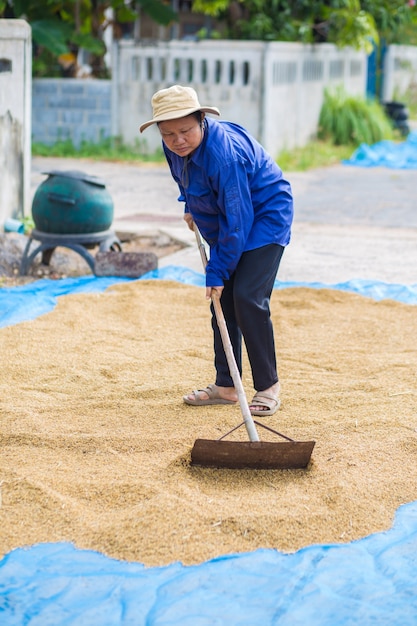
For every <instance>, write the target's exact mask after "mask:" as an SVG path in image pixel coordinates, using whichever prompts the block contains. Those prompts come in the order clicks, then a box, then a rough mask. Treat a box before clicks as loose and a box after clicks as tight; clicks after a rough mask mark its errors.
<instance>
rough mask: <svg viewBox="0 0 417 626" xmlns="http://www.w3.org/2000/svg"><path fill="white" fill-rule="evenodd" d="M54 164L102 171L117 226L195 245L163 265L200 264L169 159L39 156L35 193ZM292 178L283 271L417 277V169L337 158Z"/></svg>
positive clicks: (326, 279) (323, 277) (293, 275)
mask: <svg viewBox="0 0 417 626" xmlns="http://www.w3.org/2000/svg"><path fill="white" fill-rule="evenodd" d="M51 170H61V171H62V170H79V171H82V172H86V173H88V174H90V175H94V176H98V177H100V178H102V179H103V180H104V181H105V183H106V186H107V189H108V191H109V193H110V194H111V196H112V198H113V201H114V206H115V219H114V227H115V228H116V229H117V230H128V231H133V232H138V233H145V232H150V231H153V232H154V231H162V232H166V233H168V234H169V235H170V236H171V237H175V238H177V239H180V240H181V241H184V242H185V243H187V244H189V246H188V247H187V248H186V249H185V250H183V251H181V252H179V253H176V255H173V256H171V257H165V258H163V259H161V261H160V266H161V267H162V266H164V265H168V264H169V265H181V266H186V267H189V268H191V269H194V270H195V271H198V272H201V260H200V256H199V254H198V252H197V250H196V246H195V240H194V235H193V233H192V232H191V231H189V230H188V229H187V228H186V226H185V224H184V223H183V220H182V205H181V204H180V203H178V201H177V197H178V190H177V187H176V185H175V183H174V182H173V180H172V179H171V176H170V174H169V171H168V168H167V166H165V165H159V166H154V165H136V164H123V163H108V162H94V161H88V160H82V159H56V158H45V157H35V158H34V159H33V161H32V194H33V193H34V192H35V190H36V188H37V187H38V185H39V184H40V183H41V182H42V181H43V180H45V178H46V176H45V175H44V174H42V172H49V171H51ZM287 178H288V179H289V180H290V182H291V184H292V188H293V193H294V202H295V221H294V228H293V237H292V242H291V244H290V246H288V248H287V250H286V252H285V254H284V257H283V261H282V264H281V268H280V272H279V278H280V279H281V280H282V281H297V282H304V281H307V282H311V281H318V282H323V283H328V284H333V283H337V282H344V281H346V280H350V279H357V278H362V279H369V280H382V281H385V282H390V283H401V284H417V170H391V169H386V168H359V167H353V166H347V165H337V166H333V167H330V168H322V169H316V170H311V171H309V172H293V173H287Z"/></svg>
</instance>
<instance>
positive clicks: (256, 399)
mask: <svg viewBox="0 0 417 626" xmlns="http://www.w3.org/2000/svg"><path fill="white" fill-rule="evenodd" d="M280 405H281V400H280V399H279V398H278V397H276V396H273V395H272V394H271V393H265V392H263V391H260V392H259V393H256V394H255V395H254V396H253V398H252V402H251V403H250V405H249V409H250V412H251V414H252V415H256V416H257V417H263V416H266V415H273V414H274V413H276V412H277V411H278V409H279V407H280ZM252 406H264V407H265V409H264V410H263V409H261V410H260V411H259V410H255V409H252V408H251V407H252Z"/></svg>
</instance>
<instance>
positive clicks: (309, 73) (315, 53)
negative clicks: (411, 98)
mask: <svg viewBox="0 0 417 626" xmlns="http://www.w3.org/2000/svg"><path fill="white" fill-rule="evenodd" d="M112 68H113V81H112V87H113V94H112V111H113V114H112V120H113V121H112V135H114V136H121V137H122V138H123V140H124V141H125V142H126V143H133V142H134V141H135V140H136V139H138V138H139V139H140V140H141V141H144V142H146V145H147V146H148V148H149V150H150V151H153V150H154V149H155V148H156V147H157V146H159V145H160V136H159V133H158V131H157V129H155V128H154V127H151V128H150V129H149V130H147V131H146V132H145V134H144V135H139V131H138V128H139V125H140V124H141V123H142V122H144V121H146V120H148V119H150V118H151V116H152V111H151V104H150V103H151V98H152V95H153V93H154V92H155V91H157V90H158V89H162V88H164V87H168V86H170V85H173V84H182V85H190V86H193V87H194V88H195V89H196V91H197V93H198V95H199V98H200V102H201V103H202V104H206V105H213V106H217V107H219V109H220V112H221V116H222V118H223V119H229V120H231V121H234V122H237V123H239V124H241V125H242V126H244V127H246V128H247V129H248V130H249V131H250V132H251V133H252V134H253V135H254V136H255V137H256V138H257V139H258V140H259V141H260V142H261V143H262V144H263V145H264V146H265V147H266V149H267V150H268V151H269V152H270V153H271V154H272V155H273V156H276V155H277V153H278V152H279V151H280V150H281V149H284V148H289V149H290V148H293V147H295V146H302V145H305V143H307V142H308V140H309V139H310V138H312V137H313V136H314V135H315V134H316V132H317V126H318V119H319V114H320V109H321V106H322V103H323V97H324V90H325V88H326V87H329V88H335V87H336V86H338V85H343V86H344V88H345V90H346V91H347V92H348V93H350V94H352V95H362V96H364V95H365V92H366V80H367V57H366V54H365V53H362V52H356V51H354V50H352V49H347V48H344V49H338V48H337V47H336V46H334V45H332V44H320V45H303V44H298V43H285V42H271V43H265V42H261V41H227V40H222V41H201V42H182V41H169V42H158V43H155V45H151V46H150V45H145V46H142V45H138V44H135V43H134V42H132V41H121V42H119V43H118V44H117V46H116V47H115V49H114V57H113V62H112Z"/></svg>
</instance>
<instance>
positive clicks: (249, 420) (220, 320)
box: [194, 224, 259, 441]
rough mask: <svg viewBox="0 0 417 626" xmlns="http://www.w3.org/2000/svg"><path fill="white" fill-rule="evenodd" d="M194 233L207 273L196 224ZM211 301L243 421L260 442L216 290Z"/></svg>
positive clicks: (251, 435) (248, 431)
mask: <svg viewBox="0 0 417 626" xmlns="http://www.w3.org/2000/svg"><path fill="white" fill-rule="evenodd" d="M194 233H195V236H196V239H197V245H198V249H199V251H200V256H201V260H202V262H203V267H204V271H206V266H207V255H206V249H205V247H204V244H203V242H202V240H201V235H200V231H199V230H198V228H197V226H196V225H195V224H194ZM211 300H212V302H213V307H214V312H215V314H216V320H217V326H218V327H219V330H220V335H221V338H222V342H223V348H224V351H225V353H226V358H227V364H228V366H229V370H230V375H231V377H232V380H233V384H234V386H235V389H236V391H237V395H238V399H239V404H240V409H241V411H242V417H243V421H244V423H245V427H246V430H247V433H248V436H249V439H250V441H259V435H258V432H257V430H256V426H255V422H254V420H253V417H252V414H251V412H250V409H249V404H248V401H247V399H246V394H245V390H244V389H243V383H242V379H241V377H240V372H239V369H238V367H237V363H236V359H235V355H234V353H233V347H232V344H231V341H230V337H229V332H228V330H227V325H226V320H225V319H224V315H223V309H222V306H221V304H220V297H219V295H218V293H217V291H216V290H213V291H212V297H211Z"/></svg>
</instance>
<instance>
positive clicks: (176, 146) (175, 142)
mask: <svg viewBox="0 0 417 626" xmlns="http://www.w3.org/2000/svg"><path fill="white" fill-rule="evenodd" d="M158 127H159V132H160V133H161V136H162V140H163V142H164V144H165V145H166V146H167V148H169V150H171V151H172V152H175V154H178V156H182V157H185V156H188V155H189V154H192V153H193V152H194V150H196V149H197V148H198V146H199V145H200V143H201V141H202V139H203V134H204V131H203V128H202V127H201V126H200V124H199V122H198V121H197V119H196V117H195V115H193V114H191V115H187V117H180V118H179V119H178V120H167V121H166V122H159V124H158Z"/></svg>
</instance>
